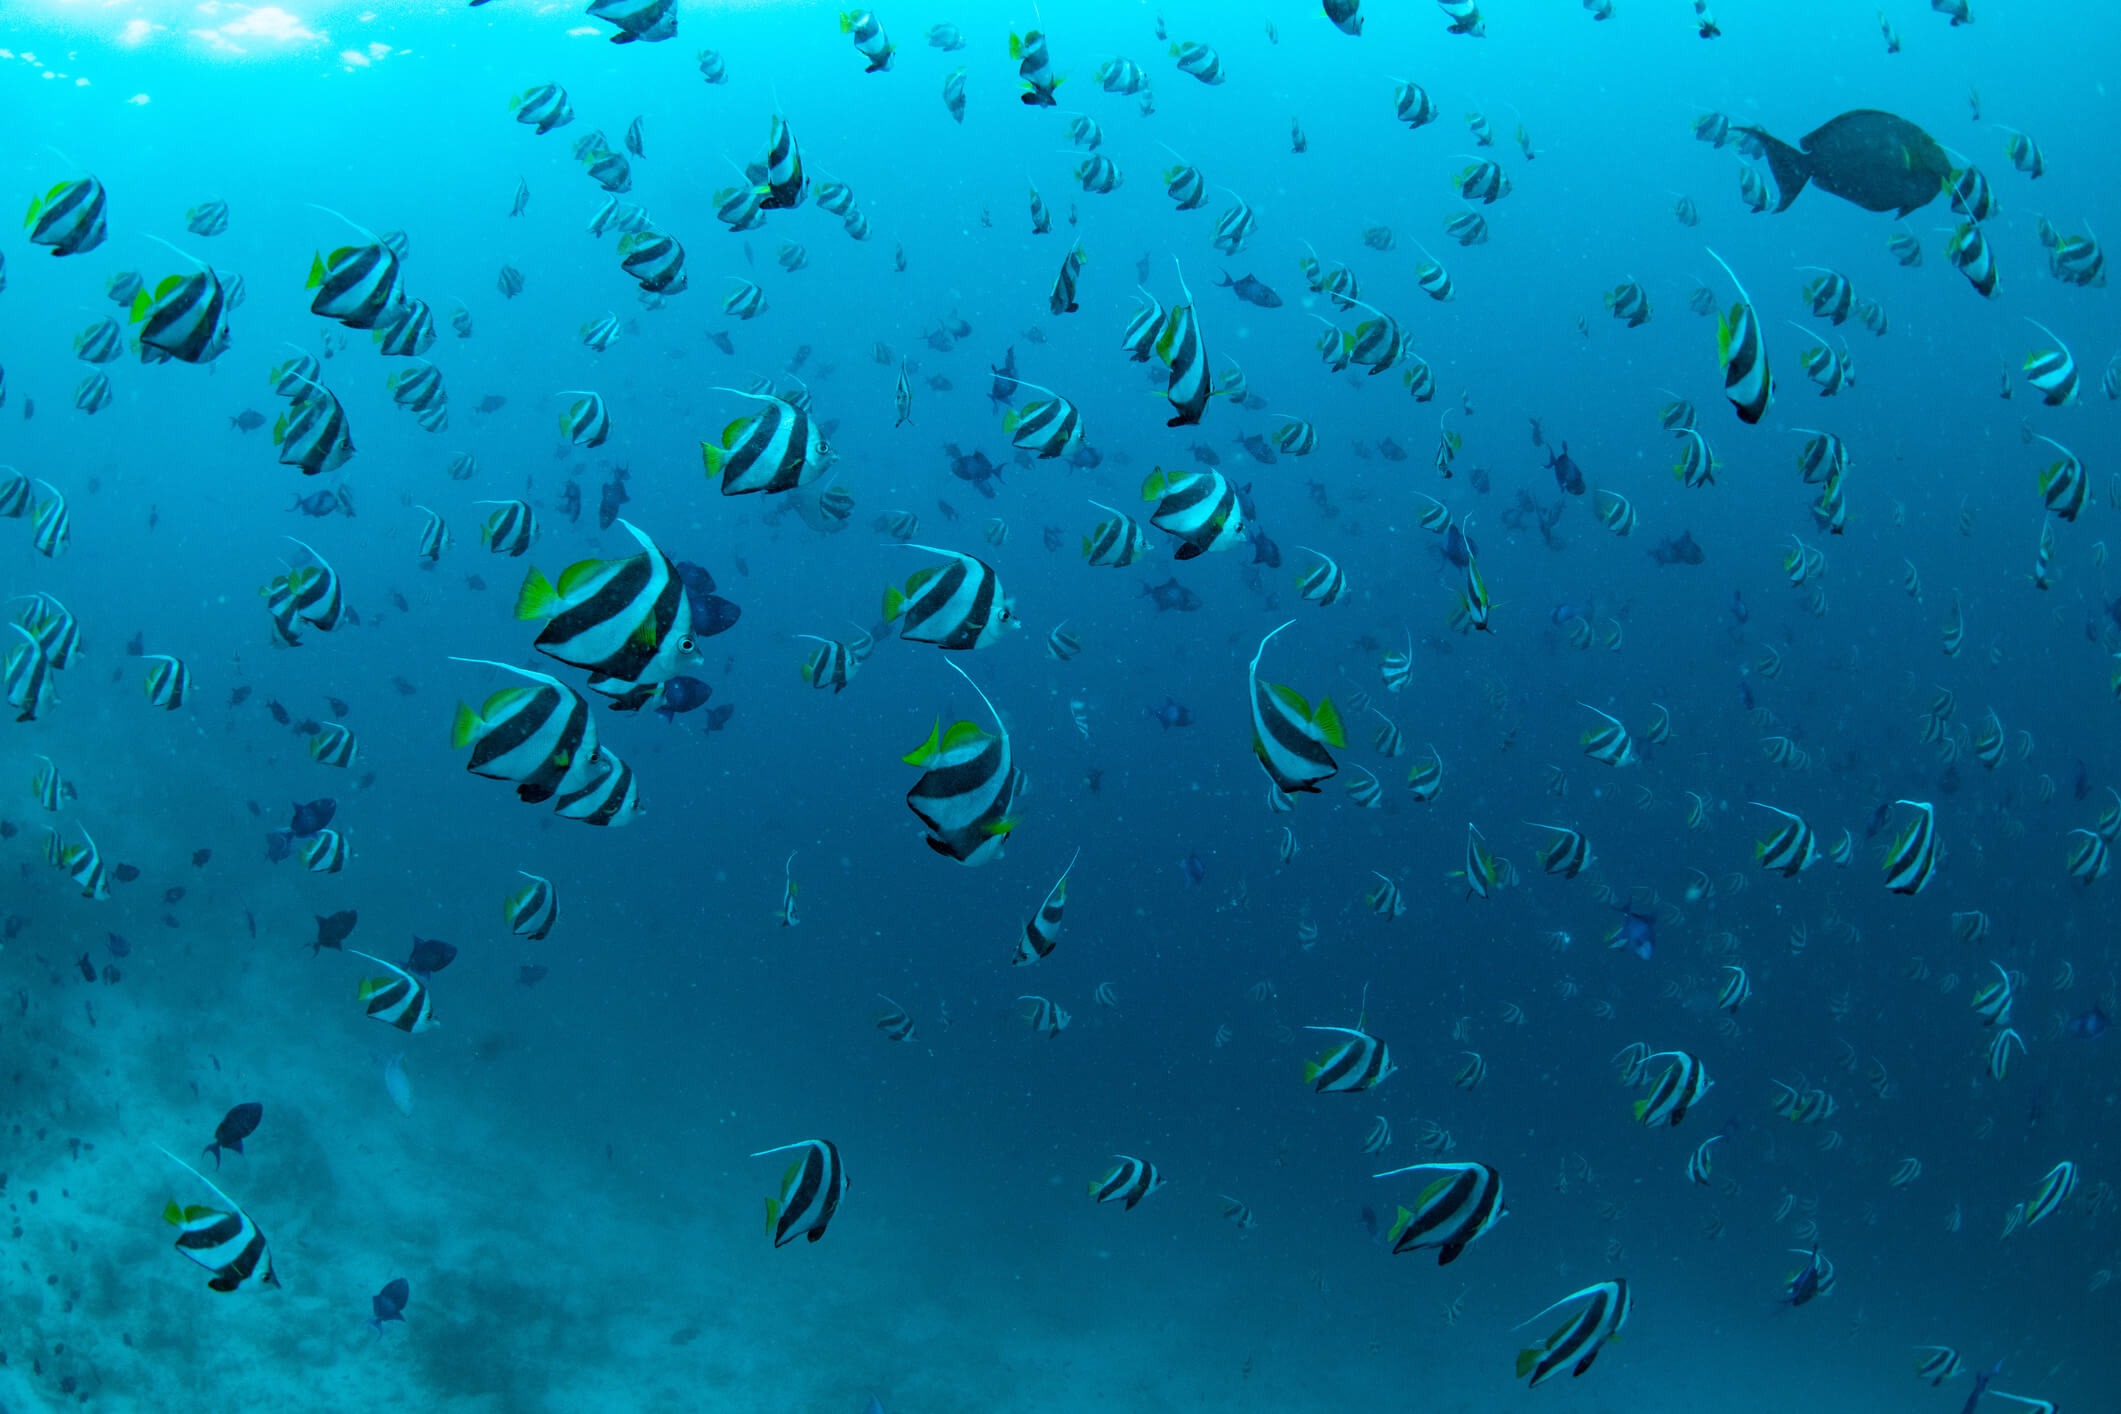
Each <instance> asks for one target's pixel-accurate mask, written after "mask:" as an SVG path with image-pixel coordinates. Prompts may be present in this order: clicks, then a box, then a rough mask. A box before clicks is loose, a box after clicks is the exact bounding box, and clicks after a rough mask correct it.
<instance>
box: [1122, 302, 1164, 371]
mask: <svg viewBox="0 0 2121 1414" xmlns="http://www.w3.org/2000/svg"><path fill="white" fill-rule="evenodd" d="M1141 294H1142V299H1143V300H1145V301H1146V303H1145V304H1143V306H1142V307H1141V308H1140V309H1138V310H1136V311H1135V314H1134V317H1133V318H1132V319H1130V320H1128V321H1127V327H1126V329H1125V331H1124V332H1122V333H1121V335H1120V338H1119V346H1120V348H1122V349H1123V350H1125V351H1126V354H1127V357H1128V358H1129V359H1130V360H1132V361H1133V362H1135V363H1147V362H1148V361H1149V356H1150V355H1151V354H1153V353H1155V352H1156V345H1157V340H1158V337H1159V336H1160V335H1161V334H1162V333H1163V328H1164V307H1163V304H1162V303H1161V302H1160V301H1159V300H1158V299H1157V298H1156V296H1155V295H1152V294H1150V293H1149V292H1148V291H1147V290H1143V291H1142V292H1141Z"/></svg>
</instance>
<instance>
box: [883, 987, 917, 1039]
mask: <svg viewBox="0 0 2121 1414" xmlns="http://www.w3.org/2000/svg"><path fill="white" fill-rule="evenodd" d="M877 996H879V997H882V998H883V1001H884V1005H885V1006H886V1007H887V1008H889V1010H887V1011H884V1012H881V1013H879V1014H878V1016H877V1018H876V1029H877V1030H879V1031H881V1032H883V1033H884V1036H885V1037H886V1039H888V1040H892V1041H910V1040H912V1039H913V1036H914V1031H915V1028H914V1024H913V1014H912V1013H911V1012H909V1011H907V1010H906V1009H905V1008H904V1007H902V1006H900V1005H899V1004H898V1003H897V1002H895V1001H893V1000H891V998H889V997H886V996H884V994H883V993H882V992H878V993H877Z"/></svg>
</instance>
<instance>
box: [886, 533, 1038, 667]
mask: <svg viewBox="0 0 2121 1414" xmlns="http://www.w3.org/2000/svg"><path fill="white" fill-rule="evenodd" d="M911 548H913V549H915V550H925V551H927V552H928V553H929V554H931V555H946V556H948V557H949V558H950V560H951V561H952V563H951V564H949V565H947V566H943V567H940V568H937V567H933V566H931V567H929V568H927V569H921V570H916V571H914V573H913V575H912V576H911V577H910V578H909V579H907V581H906V587H905V589H904V590H900V589H899V588H898V587H897V586H896V585H892V586H888V587H887V588H886V589H885V590H884V622H886V623H897V622H898V621H899V620H900V619H903V620H904V622H903V623H902V624H900V627H899V637H901V638H904V639H908V640H910V641H912V642H915V643H933V644H934V645H935V646H936V647H938V648H959V649H976V648H985V647H988V646H989V645H991V644H993V643H994V642H996V641H997V640H998V639H1000V638H1001V636H1002V633H1003V631H1004V630H1005V629H1008V628H1011V627H1013V626H1015V624H1016V623H1017V620H1016V617H1015V615H1014V613H1013V612H1012V609H1013V605H1012V601H1011V600H1010V598H1009V596H1008V595H1006V594H1005V593H1003V592H1002V584H1001V579H1000V577H999V576H997V575H996V574H995V572H994V567H993V566H992V565H989V564H987V563H986V562H985V561H984V560H980V559H978V558H976V557H975V556H972V555H963V554H959V553H958V552H957V551H955V550H938V549H936V548H935V547H934V546H931V545H913V546H912V547H911Z"/></svg>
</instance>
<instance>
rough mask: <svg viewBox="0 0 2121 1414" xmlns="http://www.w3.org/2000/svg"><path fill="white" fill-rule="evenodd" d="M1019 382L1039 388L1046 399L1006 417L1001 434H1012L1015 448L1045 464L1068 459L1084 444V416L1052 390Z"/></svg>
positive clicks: (1010, 437)
mask: <svg viewBox="0 0 2121 1414" xmlns="http://www.w3.org/2000/svg"><path fill="white" fill-rule="evenodd" d="M1017 381H1018V384H1019V385H1020V386H1022V387H1025V388H1036V389H1038V391H1039V392H1041V393H1044V394H1045V395H1046V396H1045V397H1044V398H1043V399H1033V400H1032V401H1031V402H1028V403H1025V404H1024V405H1023V406H1022V407H1020V408H1011V409H1010V410H1009V411H1008V412H1007V413H1005V414H1003V416H1002V430H1003V431H1005V432H1007V433H1008V434H1009V440H1010V442H1011V443H1012V444H1013V445H1015V446H1016V447H1017V448H1019V449H1020V450H1022V451H1026V452H1030V453H1031V454H1032V455H1033V456H1036V457H1038V458H1039V459H1040V460H1042V461H1044V460H1049V459H1051V458H1054V457H1064V456H1067V455H1068V454H1069V453H1070V452H1072V451H1073V450H1074V449H1075V446H1076V444H1077V443H1078V442H1080V441H1081V440H1082V436H1083V415H1082V413H1081V412H1079V411H1078V410H1077V409H1076V406H1075V404H1074V403H1071V402H1069V401H1068V400H1067V399H1066V398H1064V397H1062V396H1061V395H1060V394H1058V393H1056V392H1054V391H1053V390H1052V389H1051V388H1047V387H1042V386H1041V385H1039V384H1037V383H1031V382H1027V381H1025V380H1022V379H1019V380H1017Z"/></svg>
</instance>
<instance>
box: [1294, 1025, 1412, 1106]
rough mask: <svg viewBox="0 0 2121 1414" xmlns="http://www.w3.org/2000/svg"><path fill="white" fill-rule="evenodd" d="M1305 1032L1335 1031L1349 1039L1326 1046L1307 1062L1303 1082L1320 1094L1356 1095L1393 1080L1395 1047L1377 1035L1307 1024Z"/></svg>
mask: <svg viewBox="0 0 2121 1414" xmlns="http://www.w3.org/2000/svg"><path fill="white" fill-rule="evenodd" d="M1304 1030H1306V1031H1334V1032H1338V1033H1339V1034H1340V1035H1343V1036H1346V1037H1347V1038H1348V1039H1347V1040H1345V1041H1342V1042H1340V1043H1338V1044H1337V1045H1334V1046H1331V1047H1329V1048H1327V1050H1326V1051H1325V1052H1324V1053H1323V1054H1321V1055H1320V1056H1319V1057H1318V1058H1317V1059H1316V1060H1309V1061H1305V1062H1304V1083H1305V1084H1307V1085H1309V1086H1310V1087H1311V1089H1312V1091H1313V1092H1315V1093H1317V1094H1320V1095H1341V1094H1353V1093H1355V1092H1357V1091H1360V1090H1368V1089H1371V1088H1373V1087H1375V1086H1377V1085H1380V1084H1382V1083H1383V1082H1384V1081H1386V1080H1388V1079H1390V1078H1391V1077H1392V1074H1393V1072H1394V1071H1396V1070H1398V1068H1399V1067H1397V1066H1395V1065H1393V1064H1392V1048H1391V1047H1390V1046H1387V1045H1386V1044H1385V1043H1384V1042H1382V1041H1380V1040H1378V1039H1377V1038H1376V1037H1375V1036H1372V1035H1370V1034H1369V1033H1367V1032H1365V1031H1362V1030H1360V1029H1358V1028H1356V1027H1350V1026H1306V1027H1305V1028H1304Z"/></svg>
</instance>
